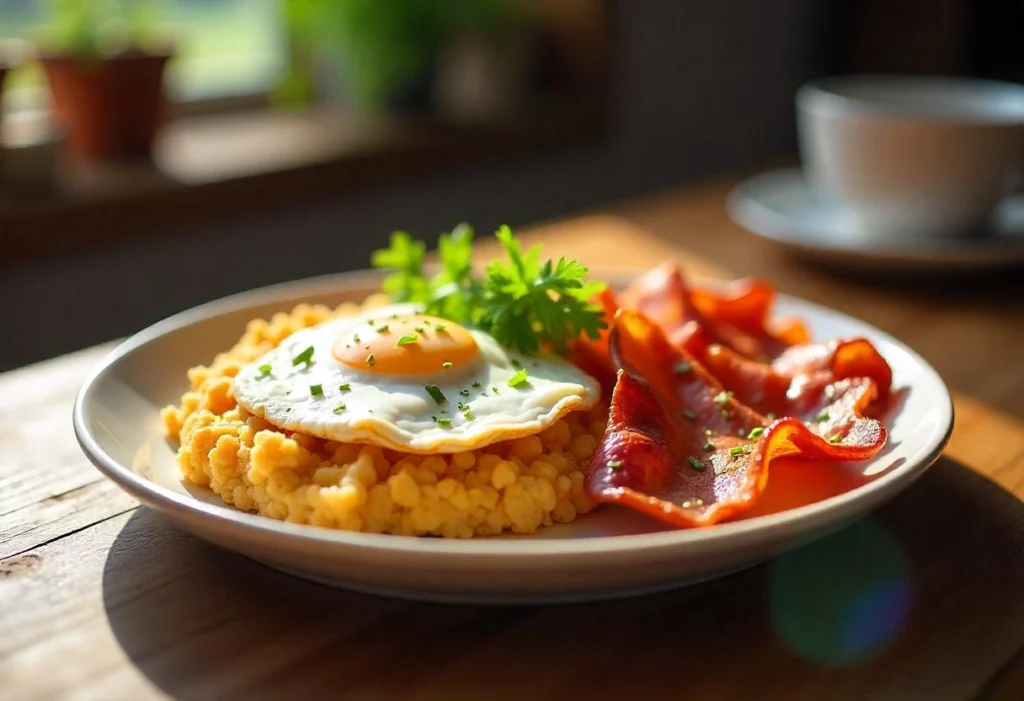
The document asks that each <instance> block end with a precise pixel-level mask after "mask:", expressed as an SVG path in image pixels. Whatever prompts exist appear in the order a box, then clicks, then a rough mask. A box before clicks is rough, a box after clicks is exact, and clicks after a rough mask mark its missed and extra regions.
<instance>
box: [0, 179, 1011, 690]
mask: <svg viewBox="0 0 1024 701" xmlns="http://www.w3.org/2000/svg"><path fill="white" fill-rule="evenodd" d="M727 185H728V184H727V183H717V184H712V185H709V186H706V187H701V188H696V189H689V190H683V191H680V192H675V193H668V194H665V195H660V196H658V197H655V198H650V199H648V200H644V201H639V202H633V203H625V204H623V205H621V206H616V207H611V208H609V210H608V212H607V213H603V214H601V215H595V216H588V217H581V218H578V219H574V220H571V221H568V222H560V223H555V224H550V225H545V226H542V227H538V228H537V229H536V230H535V231H534V233H533V236H534V237H536V238H538V239H543V240H544V242H545V245H546V250H547V251H548V252H549V253H550V254H552V255H571V256H574V257H581V258H583V259H584V260H586V261H587V262H588V263H590V264H591V265H593V266H595V267H602V268H608V267H622V268H630V267H643V266H650V265H653V264H656V263H658V262H661V261H662V260H665V259H667V258H681V259H682V261H683V263H684V265H685V267H686V268H687V270H688V271H689V272H691V273H693V274H699V275H708V276H726V275H729V274H730V273H729V271H730V270H732V271H737V272H739V273H741V274H750V273H757V274H759V275H761V276H764V277H768V278H770V279H772V280H774V281H775V282H776V283H777V284H779V286H780V287H781V288H783V289H784V290H785V291H788V292H793V293H796V294H800V295H802V296H806V297H809V298H812V299H815V300H816V301H820V302H823V303H826V304H829V305H832V306H836V307H838V308H841V309H843V310H844V311H848V312H850V313H853V314H855V315H857V316H860V317H862V318H865V319H867V320H868V321H871V322H872V323H876V324H878V325H879V326H881V327H882V328H886V329H887V330H889V331H892V332H894V333H895V334H896V335H897V336H899V337H900V338H903V339H904V340H906V341H907V342H908V343H910V344H911V345H912V346H914V347H915V348H916V349H917V350H919V351H920V352H922V353H923V354H924V355H925V356H926V357H928V358H929V359H930V360H932V361H933V362H935V363H936V365H938V366H940V371H942V372H943V373H944V374H945V375H946V376H947V377H948V378H949V379H950V380H951V381H952V382H953V384H954V386H955V387H956V388H957V389H959V390H960V391H959V392H957V393H956V397H955V404H956V413H957V426H956V429H955V431H954V434H953V439H952V441H951V442H950V445H949V448H948V450H947V451H946V454H945V456H944V457H943V458H942V459H940V461H939V462H938V463H937V464H936V465H935V466H934V467H933V468H932V469H931V470H930V471H929V472H928V473H926V474H925V476H924V477H922V478H921V480H920V481H919V482H918V483H916V484H915V485H914V486H913V487H911V488H910V489H908V490H907V491H906V492H904V493H903V494H902V495H900V496H899V497H898V498H896V499H895V500H893V501H892V502H891V503H889V504H888V505H886V506H885V507H883V508H881V509H879V510H878V511H877V512H875V513H874V514H872V515H871V516H870V517H868V518H866V519H863V520H861V521H859V522H858V523H856V524H854V525H853V526H851V527H850V528H847V529H846V530H844V531H842V532H840V533H837V534H836V535H834V536H832V537H830V538H828V539H826V540H823V541H820V542H818V543H816V544H812V545H809V546H807V547H805V548H803V549H800V550H797V551H794V552H793V553H790V554H788V555H785V556H783V557H782V558H780V559H778V560H776V561H774V562H772V563H769V564H767V565H763V566H759V567H755V568H752V569H750V570H747V571H745V572H742V573H739V574H736V575H733V576H730V577H726V578H723V579H719V580H716V581H713V582H708V583H705V584H702V585H699V586H694V587H690V588H687V589H684V590H680V591H676V592H670V593H666V594H660V595H657V596H649V597H643V598H638V599H632V600H625V601H617V602H610V603H603V604H594V605H576V606H557V607H503V608H487V607H476V606H443V605H426V604H411V603H406V602H400V601H394V600H387V599H380V598H375V597H369V596H364V595H359V594H353V593H349V592H343V591H337V590H333V589H328V588H325V587H320V586H317V585H314V584H310V583H307V582H303V581H299V580H296V579H293V578H290V577H288V576H285V575H282V574H279V573H277V572H274V571H272V570H269V569H267V568H265V567H262V566H260V565H257V564H255V563H252V562H250V561H248V560H245V559H243V558H241V557H238V556H235V555H232V554H230V553H226V552H224V551H221V550H218V549H216V548H214V547H213V546H209V545H207V544H205V543H203V542H201V541H199V540H197V539H195V538H193V537H191V536H188V535H185V534H184V533H181V532H180V531H178V530H177V529H175V528H174V527H172V526H171V525H170V524H169V523H167V522H166V521H164V520H163V519H162V518H161V517H160V516H159V515H157V514H155V513H154V512H151V511H149V510H146V509H137V508H135V502H134V501H133V500H132V499H131V498H129V497H127V496H126V495H124V494H122V493H121V492H120V491H118V490H117V489H116V488H114V487H113V485H111V484H110V483H108V482H106V481H105V480H102V479H101V478H100V477H99V473H97V472H96V471H95V470H94V468H92V467H91V466H90V465H89V464H88V463H87V462H86V460H85V458H84V457H83V456H82V455H81V453H80V452H79V450H78V447H77V445H76V443H75V439H74V436H73V434H72V431H71V428H70V411H71V403H72V401H73V398H74V394H75V392H76V391H77V389H78V386H79V385H80V383H81V381H82V379H83V378H84V377H85V374H86V373H87V372H88V370H89V368H90V367H91V366H92V365H93V364H94V363H95V362H97V361H98V360H99V359H100V358H101V357H102V355H103V354H104V353H105V352H106V351H107V350H108V347H102V348H97V349H92V350H88V351H84V352H82V353H78V354H74V355H71V356H66V357H64V358H60V359H56V360H54V361H49V362H47V363H43V364H40V365H37V366H33V367H30V368H26V369H23V370H18V371H16V372H13V373H8V374H6V375H2V376H0V698H12V699H46V698H72V699H122V698H124V699H147V698H164V697H174V698H182V699H212V698H218V699H227V698H243V697H244V698H248V699H252V698H327V697H340V698H358V699H405V700H417V701H419V700H424V701H426V700H431V701H433V700H437V701H448V700H452V699H456V700H459V699H484V698H486V699H497V700H504V699H509V700H512V699H553V700H554V699H559V700H561V699H566V698H569V699H572V698H587V699H598V700H601V699H626V698H628V699H633V698H636V699H640V698H666V699H669V698H676V697H684V696H685V697H686V698H713V699H731V698H744V699H745V698H751V697H757V698H764V699H774V698H779V699H821V698H829V699H846V698H850V699H859V698H871V699H967V698H977V699H984V700H986V701H987V700H990V699H991V700H1000V699H1017V698H1020V697H1021V696H1022V694H1024V667H1022V664H1024V597H1021V592H1022V591H1024V503H1022V500H1024V423H1022V421H1021V420H1020V419H1021V416H1024V405H1022V404H1021V402H1022V401H1024V400H1022V399H1021V396H1022V395H1024V391H1022V390H1024V373H1022V372H1021V371H1020V370H1018V369H1017V363H1016V358H1015V355H1016V351H1015V349H1016V348H1017V347H1021V345H1022V344H1024V324H1021V323H1020V319H1021V318H1022V317H1021V315H1020V311H1021V299H1020V297H1019V293H1018V296H1016V297H1013V296H1008V295H1007V294H1006V293H1005V290H1004V291H1003V292H999V290H1000V289H1001V288H1000V287H999V285H1000V284H1002V283H1000V282H999V281H989V282H987V283H985V285H984V286H982V288H979V289H975V290H972V291H962V294H958V295H952V294H946V295H941V294H936V295H933V296H930V295H931V293H928V292H926V291H923V290H922V289H918V288H917V287H912V286H911V287H906V286H904V287H901V286H899V285H893V284H892V283H884V284H883V283H878V282H876V283H875V284H870V285H869V284H865V283H864V282H863V281H860V282H858V281H855V280H852V279H846V278H839V277H834V276H832V275H830V274H826V273H824V272H821V271H815V270H813V269H810V268H804V267H801V266H798V265H796V264H794V263H793V262H791V261H788V260H785V259H781V258H779V257H777V256H776V255H775V254H774V253H773V252H772V251H771V250H770V249H766V248H761V247H759V246H758V245H757V242H755V241H753V240H752V239H751V238H750V237H749V236H748V235H746V234H745V233H743V232H742V231H740V230H739V229H737V228H736V227H735V226H733V225H732V224H731V223H730V222H729V221H728V220H727V219H726V218H725V216H724V212H723V210H722V208H721V200H722V195H723V194H724V192H725V191H726V188H727ZM684 251H685V252H684ZM487 255H488V251H487V250H484V251H482V257H484V258H486V256H487ZM1015 313H1016V314H1017V316H1016V321H1014V319H1013V318H1011V315H1012V314H1015ZM993 339H994V340H996V341H998V342H996V343H992V342H991V341H992V340H993ZM871 612H873V614H872V613H871ZM861 649H863V650H867V651H869V654H861V655H858V654H854V653H855V652H856V651H857V650H861Z"/></svg>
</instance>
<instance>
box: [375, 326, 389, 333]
mask: <svg viewBox="0 0 1024 701" xmlns="http://www.w3.org/2000/svg"><path fill="white" fill-rule="evenodd" d="M390 329H391V327H390V326H388V325H387V324H384V325H383V326H378V327H377V333H387V332H388V331H389V330H390Z"/></svg>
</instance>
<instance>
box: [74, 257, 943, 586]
mask: <svg viewBox="0 0 1024 701" xmlns="http://www.w3.org/2000/svg"><path fill="white" fill-rule="evenodd" d="M595 276H597V277H598V279H604V280H608V281H610V282H614V281H616V280H618V281H623V280H627V278H623V277H621V273H620V277H618V278H613V277H611V276H601V275H600V273H599V272H595ZM379 282H380V277H379V276H378V275H377V274H375V273H348V274H342V275H334V276H328V277H323V278H314V279H310V280H305V281H299V282H293V283H286V284H283V285H277V286H274V287H268V288H264V289H260V290H255V291H252V292H247V293H244V294H240V295H236V296H233V297H228V298H226V299H223V300H220V301H216V302H211V303H209V304H205V305H203V306H200V307H196V308H194V309H191V310H189V311H186V312H183V313H181V314H178V315H176V316H173V317H171V318H169V319H166V320H164V321H162V322H160V323H158V324H156V325H154V326H151V327H150V328H148V329H145V330H144V331H141V332H140V333H138V334H136V335H135V336H133V337H131V338H130V339H128V340H127V341H125V342H124V343H122V344H121V345H120V346H118V347H117V348H116V349H115V350H113V351H112V352H111V353H110V354H109V355H108V356H107V357H106V358H105V359H104V360H103V361H102V362H101V363H100V364H99V366H98V367H97V368H96V369H95V370H94V371H93V372H92V373H91V374H90V375H89V377H88V379H87V380H86V381H85V384H84V385H83V386H82V389H81V390H80V392H79V395H78V398H77V400H76V402H75V409H74V427H75V434H76V435H77V437H78V441H79V443H80V444H81V446H82V449H83V450H84V451H85V454H86V455H87V456H88V457H89V459H90V460H91V461H92V462H93V463H94V464H95V465H96V466H97V467H98V468H99V470H100V471H101V472H102V473H103V474H105V475H106V476H107V477H109V478H110V479H112V480H114V482H116V483H117V484H118V485H120V486H121V487H122V488H123V489H125V490H126V491H127V492H129V493H130V494H132V495H133V496H135V497H136V498H138V499H139V500H140V501H141V502H142V503H143V504H145V505H146V506H149V507H151V508H153V509H156V510H158V511H160V512H161V513H163V514H164V515H166V516H167V517H168V518H170V519H171V520H172V521H174V522H175V523H177V524H178V525H179V526H181V527H182V528H183V529H185V530H187V531H190V532H192V533H194V534H195V535H197V536H199V537H200V538H204V539H206V540H208V541H210V542H212V543H215V544H217V545H220V546H222V547H224V548H227V549H229V550H234V551H237V552H239V553H242V554H244V555H247V556H249V557H251V558H253V559H256V560H259V561H261V562H264V563H265V564H268V565H270V566H272V567H276V568H278V569H282V570H285V571H288V572H291V573H293V574H296V575H299V576H301V577H306V578H309V579H313V580H316V581H319V582H324V583H327V584H332V585H336V586H341V587H345V588H350V589H355V590H359V591H364V592H372V593H377V594H385V595H390V596H402V597H408V598H414V599H424V600H434V601H460V602H467V601H473V602H489V603H523V602H535V603H539V602H548V603H550V602H563V601H582V600H592V599H601V598H611V597H618V596H625V595H629V594H636V593H640V592H650V591H657V590H661V589H667V588H672V587H676V586H680V585H682V584H686V583H690V582H694V581H697V580H701V579H706V578H709V577H714V576H717V575H721V574H723V573H725V572H729V571H733V570H736V569H740V568H743V567H747V566H750V565H753V564H756V563H758V562H761V561H764V560H767V559H770V558H772V557H773V556H775V555H777V554H779V553H780V552H783V551H785V550H787V549H789V548H792V547H794V546H795V545H797V544H800V543H804V542H807V541H808V540H809V539H812V538H815V537H818V536H821V535H824V534H827V533H829V532H831V531H832V530H835V529H837V528H839V527H841V526H842V525H844V524H846V523H848V522H849V521H850V520H851V519H853V518H855V517H857V516H860V515H862V514H864V513H866V512H868V511H870V510H871V509H873V508H874V507H876V506H878V505H879V504H881V503H883V502H885V501H886V500H888V499H890V498H892V497H893V496H894V495H895V494H896V493H897V492H899V491H900V490H902V489H903V488H905V487H906V486H907V485H909V484H910V483H911V482H912V481H913V480H914V479H916V478H917V477H919V476H920V475H921V474H922V473H923V472H924V471H925V469H926V468H927V467H928V466H929V465H930V464H931V463H932V462H934V461H935V459H936V458H938V456H939V454H940V452H941V450H942V448H943V446H944V445H945V444H946V441H947V440H948V438H949V434H950V431H951V429H952V424H953V409H952V402H951V400H950V396H949V392H948V391H947V389H946V387H945V385H944V384H943V382H942V380H941V379H940V378H939V376H938V374H936V372H935V370H933V369H932V368H931V367H930V366H929V365H928V364H927V363H926V362H925V361H924V360H923V359H922V358H921V357H920V356H919V355H917V354H916V353H914V352H913V351H912V350H910V349H909V348H907V347H906V346H904V345H903V344H902V343H900V342H899V341H897V340H896V339H895V338H893V337H891V336H889V335H887V334H885V333H883V332H881V331H878V330H877V329H874V328H872V327H871V326H868V325H867V324H864V323H862V322H860V321H856V320H855V319H852V318H850V317H847V316H844V315H842V314H839V313H838V312H835V311H832V310H830V309H827V308H825V307H821V306H818V305H815V304H811V303H809V302H804V301H801V300H798V299H794V298H789V297H781V298H780V299H779V301H778V303H777V307H778V313H779V314H781V315H787V316H788V315H797V316H800V317H803V318H804V319H805V320H806V321H807V322H808V324H809V325H810V327H811V330H812V332H813V333H814V334H815V336H816V337H819V338H835V337H841V336H866V337H867V338H870V339H871V341H872V342H874V343H875V344H876V346H877V347H878V349H879V350H880V351H881V353H882V354H883V355H884V356H885V357H886V358H887V359H888V360H889V362H890V363H891V365H892V368H893V377H894V387H896V388H906V389H908V390H909V391H908V392H906V393H905V394H904V400H903V402H902V406H901V407H900V408H899V410H898V412H897V414H896V415H895V417H894V418H893V419H891V420H890V421H889V422H888V423H889V424H890V434H889V436H890V438H889V443H888V445H887V446H886V448H885V449H884V450H883V451H882V453H881V454H879V455H878V456H877V457H876V458H875V459H874V460H872V461H870V462H866V463H856V464H848V465H847V464H841V465H840V467H839V468H837V469H843V470H847V471H849V472H850V473H851V474H853V475H854V476H856V478H857V479H858V480H859V481H860V482H862V484H861V485H860V486H858V487H856V488H855V489H853V490H852V491H848V492H845V493H843V494H839V495H838V496H833V497H830V498H828V499H825V500H824V501H819V502H815V503H812V504H809V505H805V506H800V507H798V508H794V509H791V510H788V511H783V512H780V513H774V514H770V515H766V516H760V517H756V518H751V519H748V520H744V521H737V522H734V523H727V524H721V525H716V526H712V527H709V528H705V529H697V530H670V529H667V528H666V527H664V526H663V525H661V524H659V523H657V522H654V521H651V520H648V519H647V518H645V517H643V516H641V515H640V514H637V513H634V512H631V511H628V510H626V509H620V508H617V507H614V506H603V507H600V508H599V509H597V510H596V511H595V512H593V513H591V514H588V515H586V516H583V517H581V518H580V519H578V520H577V521H576V522H575V523H571V524H559V525H556V526H554V527H552V528H549V529H546V530H544V531H543V532H542V533H540V534H538V535H535V536H519V537H516V536H510V537H501V538H484V539H475V540H445V539H440V538H414V537H408V536H392V535H380V534H367V533H349V532H343V531H333V530H329V529H324V528H318V527H314V526H305V525H298V524H291V523H284V522H279V521H275V520H273V519H270V518H266V517H261V516H256V515H253V514H247V513H243V512H240V511H236V510H234V509H232V508H229V507H227V506H225V505H224V504H222V503H221V502H220V501H219V500H218V499H217V498H216V497H215V496H214V495H213V494H212V493H211V492H208V491H207V490H204V489H199V488H195V487H186V486H185V485H183V484H182V482H181V480H180V478H179V474H178V470H177V467H176V465H175V462H174V453H175V449H174V446H173V445H172V444H171V443H170V442H169V441H167V439H166V438H165V437H164V435H163V427H162V422H161V420H160V418H159V416H158V412H159V410H160V408H161V407H163V406H164V405H166V404H171V403H176V402H177V401H178V400H179V397H180V395H181V393H182V392H183V391H184V390H185V389H186V380H185V371H186V369H187V368H189V367H191V366H193V365H196V364H200V363H207V362H209V361H210V360H211V359H212V358H213V356H214V355H215V354H216V353H217V352H219V351H221V350H224V349H226V348H228V347H230V346H231V345H233V344H234V343H235V341H237V339H238V337H239V336H240V335H241V333H242V331H243V330H244V328H245V325H246V322H248V321H249V320H250V319H252V318H255V317H264V318H268V317H269V316H270V315H272V314H273V313H274V312H276V311H282V310H288V309H290V308H291V307H293V306H294V305H295V304H297V303H299V302H322V303H325V304H328V305H336V304H340V303H341V302H343V301H348V300H354V301H360V300H362V299H363V298H364V297H366V296H367V295H368V294H370V293H371V292H374V291H376V290H378V289H379Z"/></svg>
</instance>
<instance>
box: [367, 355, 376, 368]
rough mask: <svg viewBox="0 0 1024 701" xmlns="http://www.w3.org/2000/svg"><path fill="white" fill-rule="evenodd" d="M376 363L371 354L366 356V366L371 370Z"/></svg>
mask: <svg viewBox="0 0 1024 701" xmlns="http://www.w3.org/2000/svg"><path fill="white" fill-rule="evenodd" d="M376 362H377V359H376V358H374V357H373V353H370V354H369V355H368V356H366V364H367V365H369V366H370V367H371V368H372V367H373V364H374V363H376Z"/></svg>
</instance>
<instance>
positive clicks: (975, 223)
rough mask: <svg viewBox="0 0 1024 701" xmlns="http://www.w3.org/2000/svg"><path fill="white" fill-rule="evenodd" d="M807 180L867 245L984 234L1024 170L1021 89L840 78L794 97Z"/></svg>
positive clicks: (950, 81)
mask: <svg viewBox="0 0 1024 701" xmlns="http://www.w3.org/2000/svg"><path fill="white" fill-rule="evenodd" d="M796 106H797V123H798V131H799V137H800V152H801V157H802V160H803V163H804V167H805V171H806V174H807V179H808V182H809V183H810V185H811V187H813V188H814V189H815V190H816V191H817V192H818V194H819V195H820V196H821V198H823V199H824V200H825V201H827V202H829V203H831V204H834V205H835V206H836V207H837V208H838V209H839V210H841V212H842V213H843V214H844V215H845V216H846V217H848V218H849V220H850V223H851V226H852V227H853V228H854V229H855V230H856V231H857V233H858V234H859V235H861V236H862V237H864V238H868V239H870V238H875V239H886V238H892V237H921V236H930V237H955V236H964V235H970V234H971V233H973V232H978V231H984V229H985V226H986V224H987V222H988V220H989V218H990V217H991V215H992V214H993V212H994V211H995V209H996V206H997V205H998V204H999V202H1000V201H1001V200H1002V199H1003V198H1004V197H1005V196H1006V195H1007V194H1008V193H1009V192H1011V191H1012V190H1013V188H1014V187H1015V186H1016V185H1017V184H1018V183H1019V178H1020V176H1021V173H1022V166H1024V86H1020V85H1015V84H1011V83H1001V82H996V81H987V80H980V79H968V78H946V77H911V76H864V75H862V76H840V77H834V78H826V79H824V80H821V81H816V82H813V83H809V84H807V85H804V86H803V87H801V88H800V90H799V91H798V92H797V98H796Z"/></svg>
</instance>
